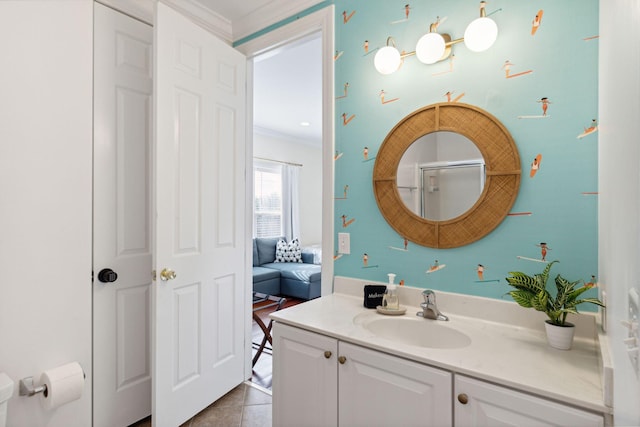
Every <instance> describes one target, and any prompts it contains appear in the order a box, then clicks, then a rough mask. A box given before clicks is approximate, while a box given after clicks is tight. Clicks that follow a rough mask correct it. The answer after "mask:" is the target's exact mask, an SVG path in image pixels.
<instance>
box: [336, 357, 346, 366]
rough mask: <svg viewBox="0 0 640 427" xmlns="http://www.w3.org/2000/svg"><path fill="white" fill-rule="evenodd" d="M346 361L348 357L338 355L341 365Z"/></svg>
mask: <svg viewBox="0 0 640 427" xmlns="http://www.w3.org/2000/svg"><path fill="white" fill-rule="evenodd" d="M346 361H347V358H346V357H344V356H340V357H338V362H340V364H341V365H344V364H345V362H346Z"/></svg>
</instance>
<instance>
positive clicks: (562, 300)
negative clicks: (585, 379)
mask: <svg viewBox="0 0 640 427" xmlns="http://www.w3.org/2000/svg"><path fill="white" fill-rule="evenodd" d="M557 262H559V261H557V260H556V261H552V262H550V263H548V264H547V266H546V267H545V268H544V270H543V271H542V273H538V274H535V275H534V276H529V275H527V274H525V273H522V272H519V271H512V272H509V277H507V278H506V279H507V283H508V284H509V285H510V286H513V287H514V288H515V290H513V291H510V292H508V294H509V295H511V297H512V298H513V300H514V301H515V302H516V303H518V304H519V305H520V306H522V307H526V308H534V309H536V310H538V311H542V312H544V313H545V314H546V315H547V317H548V319H547V320H546V321H545V329H546V332H547V341H548V343H549V345H550V346H551V347H554V348H557V349H560V350H569V349H570V348H571V344H572V342H573V334H574V330H575V327H574V325H573V324H572V323H569V322H567V315H568V314H569V313H574V314H578V309H577V307H578V305H580V304H583V303H591V304H596V305H599V306H601V307H604V304H603V303H602V302H601V301H600V300H599V299H597V298H583V299H578V297H579V296H580V295H582V294H583V293H584V292H586V291H587V290H589V289H590V286H587V285H583V286H580V287H578V288H576V286H577V285H578V284H579V283H581V282H582V281H581V280H576V281H575V282H570V281H569V280H567V279H565V278H564V277H562V276H561V275H560V274H558V275H557V276H556V278H555V283H556V292H555V295H552V294H551V293H550V292H549V291H548V290H547V280H548V279H549V271H550V270H551V267H552V266H553V264H555V263H557Z"/></svg>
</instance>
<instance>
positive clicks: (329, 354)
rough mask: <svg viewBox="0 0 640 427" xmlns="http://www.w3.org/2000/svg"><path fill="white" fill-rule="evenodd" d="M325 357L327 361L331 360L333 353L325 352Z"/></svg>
mask: <svg viewBox="0 0 640 427" xmlns="http://www.w3.org/2000/svg"><path fill="white" fill-rule="evenodd" d="M324 357H325V358H326V359H329V358H330V357H331V352H330V351H329V350H327V351H325V352H324Z"/></svg>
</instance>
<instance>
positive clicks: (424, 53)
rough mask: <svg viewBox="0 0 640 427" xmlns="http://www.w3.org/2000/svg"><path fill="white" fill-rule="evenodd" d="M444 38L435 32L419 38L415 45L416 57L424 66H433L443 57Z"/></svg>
mask: <svg viewBox="0 0 640 427" xmlns="http://www.w3.org/2000/svg"><path fill="white" fill-rule="evenodd" d="M445 49H446V46H445V42H444V38H443V37H442V36H441V35H440V34H438V33H435V32H432V33H427V34H425V35H424V36H422V37H420V40H418V43H417V44H416V57H417V58H418V60H419V61H420V62H422V63H424V64H433V63H435V62H437V61H438V60H439V59H440V58H442V56H443V55H444V51H445Z"/></svg>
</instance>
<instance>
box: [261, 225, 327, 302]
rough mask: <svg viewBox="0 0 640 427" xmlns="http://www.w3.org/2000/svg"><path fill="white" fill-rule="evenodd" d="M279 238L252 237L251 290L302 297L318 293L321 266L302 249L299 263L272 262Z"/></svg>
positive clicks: (308, 298) (312, 296)
mask: <svg viewBox="0 0 640 427" xmlns="http://www.w3.org/2000/svg"><path fill="white" fill-rule="evenodd" d="M278 240H279V238H267V237H256V238H255V239H253V291H254V292H260V293H263V294H269V295H284V296H290V297H295V298H300V299H304V300H310V299H313V298H317V297H319V296H320V269H321V267H320V265H319V264H314V263H313V260H314V254H313V253H310V252H305V251H304V250H303V251H302V262H301V263H298V262H275V260H276V244H277V243H278Z"/></svg>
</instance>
